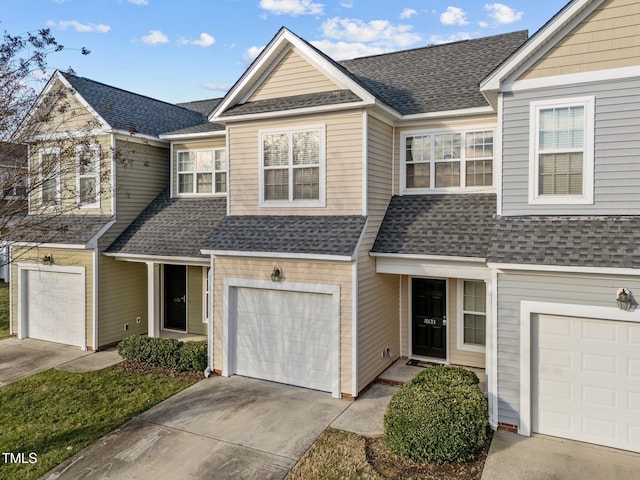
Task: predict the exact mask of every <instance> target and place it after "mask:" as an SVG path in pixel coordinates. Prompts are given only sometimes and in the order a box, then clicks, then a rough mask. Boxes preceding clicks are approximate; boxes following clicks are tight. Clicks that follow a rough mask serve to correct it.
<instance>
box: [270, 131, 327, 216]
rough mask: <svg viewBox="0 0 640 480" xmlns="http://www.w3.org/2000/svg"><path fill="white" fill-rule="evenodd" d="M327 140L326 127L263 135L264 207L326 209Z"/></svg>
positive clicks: (273, 132)
mask: <svg viewBox="0 0 640 480" xmlns="http://www.w3.org/2000/svg"><path fill="white" fill-rule="evenodd" d="M324 138H325V134H324V127H307V128H296V129H290V130H278V131H263V132H261V134H260V146H261V159H260V204H261V205H264V206H293V205H295V206H323V205H324V202H325V191H324V168H325V147H324Z"/></svg>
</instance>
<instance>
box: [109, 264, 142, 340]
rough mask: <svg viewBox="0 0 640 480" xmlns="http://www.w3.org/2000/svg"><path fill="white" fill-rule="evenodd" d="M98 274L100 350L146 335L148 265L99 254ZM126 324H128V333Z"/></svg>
mask: <svg viewBox="0 0 640 480" xmlns="http://www.w3.org/2000/svg"><path fill="white" fill-rule="evenodd" d="M98 272H99V277H98V278H99V282H98V306H99V311H98V345H99V347H103V346H106V345H111V344H113V343H115V342H118V341H120V340H122V339H123V338H125V337H128V336H130V335H142V334H144V333H147V328H148V313H147V265H146V264H145V263H134V262H120V261H116V260H115V259H114V258H113V257H105V256H104V255H100V257H99V260H98ZM137 317H140V323H137V322H136V319H137ZM125 324H128V325H129V329H128V330H126V331H125V329H124V325H125Z"/></svg>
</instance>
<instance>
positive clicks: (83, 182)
mask: <svg viewBox="0 0 640 480" xmlns="http://www.w3.org/2000/svg"><path fill="white" fill-rule="evenodd" d="M76 178H77V185H76V187H77V188H76V190H77V192H78V193H77V195H78V206H80V207H85V208H87V207H99V206H100V146H99V145H90V146H79V147H77V148H76Z"/></svg>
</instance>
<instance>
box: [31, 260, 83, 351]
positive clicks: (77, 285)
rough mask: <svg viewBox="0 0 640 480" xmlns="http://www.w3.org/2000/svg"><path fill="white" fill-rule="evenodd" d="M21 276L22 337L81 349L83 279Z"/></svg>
mask: <svg viewBox="0 0 640 480" xmlns="http://www.w3.org/2000/svg"><path fill="white" fill-rule="evenodd" d="M23 275H24V276H23V282H22V289H21V292H22V295H23V299H22V302H21V305H22V306H23V308H24V317H23V321H24V325H25V330H26V332H25V335H24V336H26V337H29V338H35V339H38V340H46V341H49V342H56V343H64V344H67V345H75V346H78V347H84V346H85V345H86V344H85V307H84V305H85V303H84V277H83V275H81V274H75V273H66V272H54V271H40V270H25V271H23Z"/></svg>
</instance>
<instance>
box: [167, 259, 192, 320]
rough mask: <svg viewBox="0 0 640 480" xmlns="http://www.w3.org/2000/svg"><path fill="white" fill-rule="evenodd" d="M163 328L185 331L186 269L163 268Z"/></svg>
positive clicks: (178, 267) (180, 267)
mask: <svg viewBox="0 0 640 480" xmlns="http://www.w3.org/2000/svg"><path fill="white" fill-rule="evenodd" d="M164 328H168V329H171V330H182V331H186V330H187V267H185V266H184V265H165V266H164Z"/></svg>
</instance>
